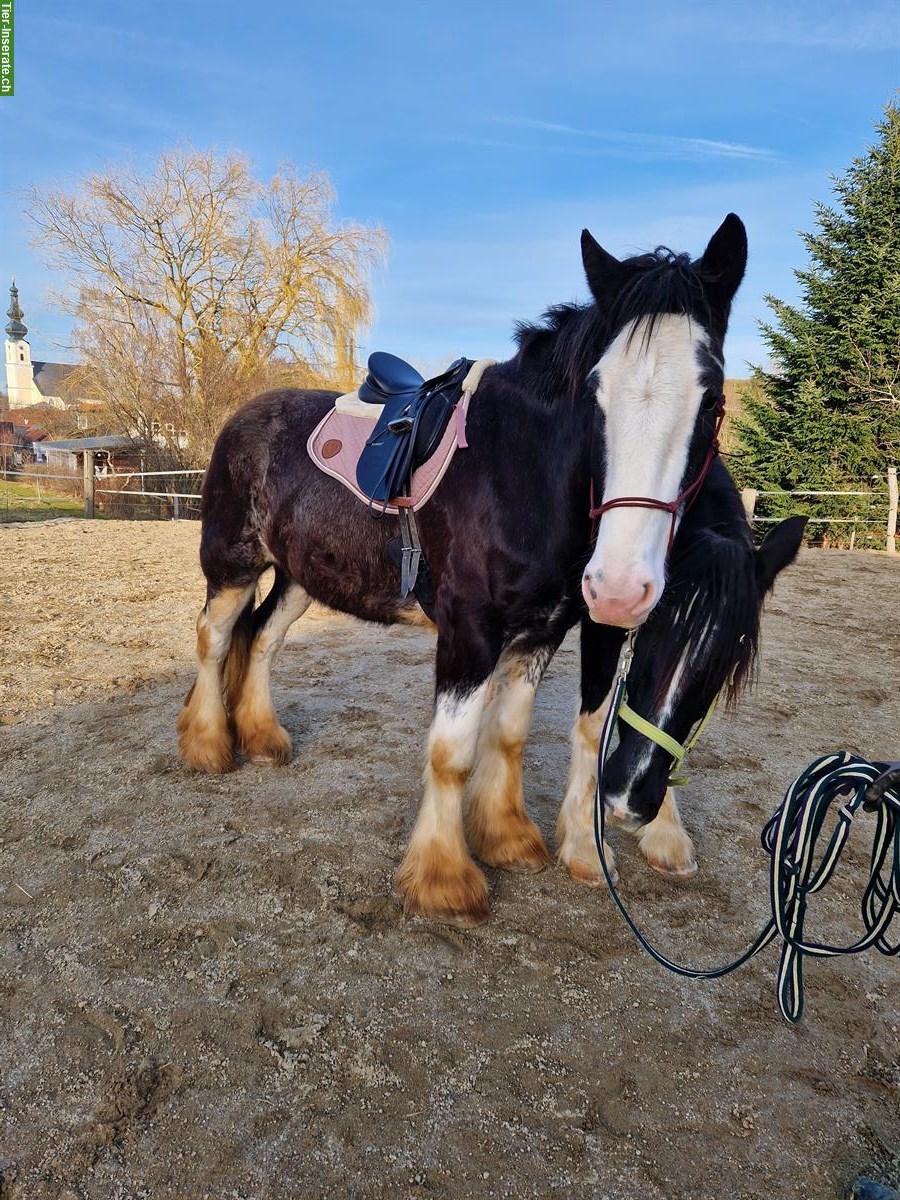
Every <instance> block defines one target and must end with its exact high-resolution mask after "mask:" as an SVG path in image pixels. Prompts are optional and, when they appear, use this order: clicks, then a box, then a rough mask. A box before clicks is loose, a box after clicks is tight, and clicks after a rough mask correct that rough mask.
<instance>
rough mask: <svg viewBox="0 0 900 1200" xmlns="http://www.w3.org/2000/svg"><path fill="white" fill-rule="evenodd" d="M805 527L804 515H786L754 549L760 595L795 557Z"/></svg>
mask: <svg viewBox="0 0 900 1200" xmlns="http://www.w3.org/2000/svg"><path fill="white" fill-rule="evenodd" d="M805 528H806V517H788V519H787V520H786V521H780V522H779V523H778V524H777V525H776V526H775V528H774V529H773V530H772V532H771V533H770V534H769V535H768V536H767V537H766V538H765V540H764V541H763V544H762V545H761V546H760V548H759V549H758V550H757V551H756V582H757V584H758V586H759V592H760V595H761V596H764V595H765V594H766V592H767V591H768V590H769V588H770V587H771V586H772V584H773V583H774V582H775V579H776V577H777V575H778V574H779V573H780V572H781V571H783V570H784V568H785V567H787V566H789V565H790V564H791V563H792V562H793V561H794V559H795V558H796V557H797V551H798V550H799V549H800V545H801V543H802V542H803V531H804V529H805Z"/></svg>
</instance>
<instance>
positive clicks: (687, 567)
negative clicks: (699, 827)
mask: <svg viewBox="0 0 900 1200" xmlns="http://www.w3.org/2000/svg"><path fill="white" fill-rule="evenodd" d="M805 525H806V518H805V517H790V518H788V520H786V521H782V522H781V524H779V525H777V526H776V527H775V529H774V530H773V531H772V532H771V533H770V534H769V536H768V537H767V538H766V539H765V541H764V542H763V543H762V545H761V546H760V547H759V549H758V550H754V549H753V547H752V545H751V543H750V541H749V538H748V537H747V534H746V527H745V526H744V528H741V529H740V530H739V535H738V536H735V531H732V532H731V533H730V534H723V533H722V532H716V531H715V530H713V529H701V530H699V531H698V532H696V534H692V535H691V536H690V538H689V540H688V539H684V540H683V539H681V538H679V541H678V542H676V544H675V549H674V553H673V557H672V566H671V578H670V580H669V582H668V584H667V586H666V591H665V593H664V595H663V598H662V600H661V602H660V604H659V605H658V607H657V608H656V610H655V611H654V613H653V615H652V616H651V618H650V619H649V620H648V621H647V623H646V624H645V626H644V627H643V628H642V629H641V631H640V633H639V634H638V636H637V639H636V641H635V646H634V659H633V661H632V664H631V670H630V672H629V675H628V685H627V686H628V703H629V705H630V706H631V708H632V709H633V710H634V712H636V713H637V714H638V715H639V716H641V717H644V718H645V719H646V720H648V721H650V723H651V724H653V725H655V726H656V727H657V728H659V729H662V730H663V731H664V732H665V733H667V734H669V736H670V737H672V738H674V739H675V740H676V741H677V742H679V743H681V744H682V745H683V744H684V741H685V739H686V738H687V737H688V735H689V734H690V732H691V730H692V729H693V728H694V726H695V725H696V724H697V722H698V721H700V720H702V718H703V717H704V716H705V715H706V713H707V712H708V711H709V708H710V706H711V705H712V703H713V701H714V700H715V698H716V696H718V695H719V693H720V692H722V691H724V692H725V694H726V696H727V697H728V699H729V700H733V699H734V698H735V697H736V696H737V694H738V693H739V692H740V689H741V686H742V685H743V684H744V683H746V682H747V681H748V679H749V678H750V675H751V672H752V667H753V663H754V659H755V655H756V647H757V642H758V636H759V618H760V612H761V609H762V603H763V600H764V598H765V595H766V593H767V592H768V590H769V589H770V588H771V587H772V584H773V583H774V582H775V577H776V576H777V575H778V573H779V572H780V571H781V570H783V569H784V567H786V566H787V565H788V564H789V563H790V562H792V561H793V559H794V557H795V556H796V554H797V550H798V549H799V546H800V542H801V540H802V537H803V529H804V526H805ZM684 532H685V533H687V530H685V531H684ZM619 731H620V741H619V745H618V747H617V748H616V750H615V751H614V752H613V753H612V754H611V755H610V757H609V760H608V762H607V764H606V770H605V772H604V786H603V799H604V802H605V803H606V805H607V808H608V810H609V811H610V812H611V813H612V814H613V815H614V816H615V817H617V818H619V819H620V820H624V821H627V822H630V823H639V824H643V823H644V822H646V821H650V820H652V819H653V818H654V817H655V816H656V814H657V813H658V812H659V808H660V805H661V804H662V801H663V798H664V797H665V793H666V787H667V785H668V776H669V769H670V767H671V765H672V758H671V756H670V754H669V753H668V752H667V751H666V750H664V749H663V748H662V747H660V746H658V745H657V744H656V743H655V742H653V741H651V740H650V739H649V738H647V737H646V736H645V735H644V734H643V733H640V732H638V731H637V730H636V729H633V728H632V727H631V726H629V725H625V724H624V723H621V722H620V724H619Z"/></svg>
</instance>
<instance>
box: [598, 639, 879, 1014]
mask: <svg viewBox="0 0 900 1200" xmlns="http://www.w3.org/2000/svg"><path fill="white" fill-rule="evenodd" d="M632 640H633V639H632ZM629 649H630V643H629ZM630 657H631V656H630V654H628V655H626V656H625V658H624V660H623V662H624V665H623V666H622V667H620V669H619V672H618V674H617V676H616V681H615V684H614V686H613V694H612V697H611V699H610V704H609V709H608V710H607V714H606V719H605V721H604V723H603V729H602V731H601V734H600V750H599V758H598V763H597V787H596V791H595V793H594V840H595V842H596V845H597V853H598V854H599V855H600V864H601V866H602V868H603V874H604V877H605V878H606V884H607V887H608V888H609V891H610V895H611V896H612V898H613V900H614V901H615V903H616V906H617V907H618V909H619V912H620V913H621V914H622V916H623V917H624V918H625V921H626V922H627V923H628V926H629V928H630V929H631V932H632V933H633V934H634V936H635V937H636V938H637V940H638V942H639V943H640V944H641V946H643V948H644V949H645V950H646V951H647V953H648V954H649V955H650V956H651V957H652V958H654V959H655V960H656V962H658V963H659V964H660V965H661V966H663V967H665V968H666V969H667V970H669V971H673V972H674V973H675V974H676V975H681V976H684V977H685V978H688V979H718V978H720V977H721V976H723V975H729V974H730V973H731V972H732V971H736V970H737V969H738V967H741V966H743V965H744V963H746V962H748V961H749V960H750V959H751V958H753V956H754V955H755V954H758V953H759V951H760V950H762V949H763V948H764V947H766V946H768V945H769V943H770V942H772V941H774V940H775V939H776V938H780V939H781V961H780V963H779V967H778V976H777V996H778V1007H779V1009H780V1011H781V1015H782V1016H783V1017H784V1018H785V1020H787V1021H790V1022H791V1023H792V1024H793V1023H796V1022H797V1021H799V1020H800V1017H801V1016H802V1014H803V967H804V958H805V956H807V955H809V956H811V957H814V958H833V957H836V956H837V955H841V954H859V953H861V952H862V951H863V950H868V949H869V948H870V947H872V946H874V947H875V948H876V949H877V950H879V951H880V952H881V953H882V954H886V955H895V954H897V953H898V952H900V941H896V942H891V941H890V940H889V938H888V930H889V928H890V926H891V923H892V922H893V920H894V918H895V917H896V916H897V914H898V912H900V764H897V763H894V764H888V763H871V762H867V761H866V760H865V759H863V758H860V757H859V756H858V755H855V754H851V753H850V752H849V751H847V750H841V751H838V752H837V753H835V754H825V755H823V756H822V757H821V758H817V759H816V760H815V762H812V763H810V765H809V766H808V767H807V768H806V770H805V771H803V772H801V774H800V775H798V776H797V778H796V779H795V780H794V782H793V783H792V784H791V785H790V787H789V788H788V789H787V791H786V792H785V794H784V799H783V800H782V802H781V804H780V805H779V806H778V808H777V809H776V810H775V813H774V814H773V815H772V817H771V818H770V819H769V820H768V821H767V822H766V825H765V826H764V828H763V831H762V835H761V839H760V840H761V843H762V847H763V849H764V850H765V851H766V853H767V854H768V855H769V858H770V863H769V894H770V902H771V911H772V916H771V918H770V919H769V920H768V921H767V922H766V924H765V926H764V927H763V928H762V930H761V931H760V932H759V934H758V935H757V936H756V938H755V939H754V940H753V942H752V943H751V945H750V946H749V947H748V948H747V950H745V951H744V953H743V954H741V955H740V956H739V957H738V958H736V959H735V960H734V961H733V962H729V963H726V964H725V965H724V966H721V967H711V968H695V967H685V966H682V965H680V964H679V963H676V962H673V961H672V959H670V958H667V957H666V956H665V955H664V954H661V953H660V952H659V951H658V950H657V949H656V948H655V946H653V945H652V944H651V943H650V942H649V941H648V940H647V938H646V937H645V935H644V934H643V933H642V932H641V930H640V929H639V928H638V926H637V925H636V924H635V922H634V920H633V919H632V917H631V915H630V914H629V912H628V910H627V908H626V907H625V904H624V902H623V901H622V898H621V896H620V895H619V892H618V890H617V889H616V885H615V883H614V882H613V879H612V874H611V872H610V868H609V864H608V863H607V861H606V852H605V850H604V837H605V834H606V814H605V807H606V806H605V804H603V802H602V789H603V775H604V771H605V768H606V762H607V759H608V757H609V750H610V743H611V742H612V735H613V731H614V729H615V726H616V721H617V719H618V716H619V710H620V708H621V706H622V704H623V703H624V701H625V687H626V681H627V675H628V664H629V663H630ZM694 740H696V739H694ZM679 765H680V763H679ZM832 805H835V806H836V807H837V821H836V823H835V824H834V825H833V827H832V830H831V834H830V836H829V837H828V842H827V844H826V845H825V848H824V851H823V852H822V853H821V855H820V857H819V858H818V861H817V858H816V849H817V845H818V843H819V842H820V840H821V839H822V838H823V837H824V836H825V835H824V833H823V828H824V826H825V823H826V820H827V818H828V815H829V810H830V809H831V807H832ZM863 807H865V808H866V809H867V810H868V811H873V812H874V813H875V837H874V842H873V846H872V854H871V858H870V862H869V882H868V883H867V885H866V887H865V890H864V891H863V894H862V899H861V901H860V914H861V917H862V923H863V926H864V929H865V933H864V934H863V935H862V936H861V937H860V938H858V939H857V940H856V941H854V942H851V943H850V944H848V945H845V946H832V945H829V944H827V943H825V942H817V941H807V940H805V936H804V934H805V927H806V919H807V914H808V906H809V897H810V896H812V895H813V894H814V893H815V892H818V891H821V889H822V888H823V887H824V886H825V884H826V883H827V882H828V880H829V879H830V878H831V877H832V875H833V873H834V870H835V868H836V866H837V864H838V861H839V859H840V855H841V851H842V850H843V848H844V845H845V844H846V841H847V838H848V837H849V835H850V827H851V824H852V822H853V818H854V817H855V815H856V814H857V812H858V811H859V810H860V808H863Z"/></svg>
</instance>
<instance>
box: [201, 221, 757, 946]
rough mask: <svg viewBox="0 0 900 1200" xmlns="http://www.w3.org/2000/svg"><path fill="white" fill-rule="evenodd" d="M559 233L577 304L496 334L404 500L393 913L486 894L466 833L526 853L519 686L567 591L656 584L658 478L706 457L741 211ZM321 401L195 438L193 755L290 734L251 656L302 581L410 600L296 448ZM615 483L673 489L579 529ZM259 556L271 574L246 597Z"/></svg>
mask: <svg viewBox="0 0 900 1200" xmlns="http://www.w3.org/2000/svg"><path fill="white" fill-rule="evenodd" d="M582 254H583V260H584V265H585V270H586V273H587V279H588V284H589V286H590V289H591V293H592V296H593V303H591V304H588V305H585V306H576V305H566V306H561V307H558V308H555V309H552V310H550V312H549V313H548V315H547V318H546V319H545V321H544V323H543V324H541V325H539V326H523V327H520V329H519V334H518V342H519V349H518V353H517V354H516V355H515V356H514V357H513V358H512V359H510V360H509V361H508V362H505V363H501V364H498V365H496V366H494V367H492V368H490V369H489V370H488V371H487V372H486V373H485V374H484V376H483V377H482V380H481V383H480V385H479V387H478V391H477V393H476V396H475V397H474V399H473V401H472V404H471V406H470V410H469V415H468V441H469V447H468V449H466V450H465V451H462V452H460V453H458V454H457V455H456V456H455V458H454V459H453V462H452V463H451V465H450V469H449V471H448V473H447V475H446V477H445V479H444V481H443V483H442V485H441V487H440V489H439V490H438V492H437V493H436V495H435V496H434V498H433V499H432V500H431V501H430V502H429V504H428V506H427V507H426V508H424V509H423V510H422V511H421V513H420V517H419V523H420V528H421V538H422V544H423V547H424V550H425V554H426V557H427V559H428V562H429V565H430V568H431V574H432V578H433V582H434V588H435V597H436V599H435V619H436V624H437V632H438V640H437V656H436V657H437V662H436V695H435V706H434V716H433V720H432V725H431V730H430V733H429V738H428V753H427V764H426V769H425V793H424V798H423V801H422V804H421V807H420V810H419V815H418V819H417V821H416V824H415V828H414V830H413V833H412V836H411V838H410V843H409V846H408V849H407V852H406V855H405V858H404V861H403V863H402V865H401V867H400V869H399V872H398V884H399V887H400V889H401V891H402V893H403V896H404V902H405V906H406V908H407V910H408V911H409V912H413V913H419V914H423V915H431V916H441V917H444V918H449V919H452V920H456V921H459V922H461V923H474V922H477V921H480V920H483V919H484V918H485V917H486V916H487V914H488V892H487V885H486V882H485V879H484V876H483V874H482V872H481V871H480V870H479V869H478V867H477V866H476V865H475V863H474V862H473V860H472V858H471V855H470V853H469V846H468V845H467V840H466V839H467V836H468V843H469V845H470V846H471V848H472V850H474V852H475V853H476V854H477V855H478V857H479V858H481V859H482V861H484V862H487V863H489V864H491V865H496V866H501V867H506V868H509V869H513V870H535V869H539V868H540V867H542V866H543V865H544V864H545V863H546V862H547V860H548V857H549V856H548V852H547V848H546V845H545V844H544V841H543V838H542V837H541V834H540V832H539V831H538V829H537V827H536V826H535V825H534V823H533V822H532V821H531V820H530V819H529V818H528V816H527V815H526V813H525V810H524V806H523V804H522V794H521V783H520V777H521V773H520V764H521V754H522V747H523V744H524V739H525V734H526V732H527V724H528V719H529V717H530V710H531V702H532V701H533V696H534V689H535V688H536V686H537V684H538V682H539V680H540V678H541V675H542V673H543V671H544V669H545V667H546V665H547V663H548V662H549V660H550V658H551V657H552V655H553V653H554V652H555V650H556V648H557V647H558V645H559V643H560V642H561V640H562V638H563V636H564V635H565V633H566V631H567V630H568V629H569V628H571V626H572V625H573V624H575V623H576V622H577V621H578V620H579V618H580V617H581V615H582V614H583V613H584V611H585V604H587V608H588V612H589V614H590V617H591V618H592V619H593V620H595V621H598V622H604V623H606V624H608V625H619V626H623V627H624V626H633V625H636V624H640V623H641V622H643V621H645V620H646V619H647V617H648V616H649V614H650V612H651V611H652V610H653V608H654V606H655V605H656V603H657V602H658V600H659V597H660V595H661V594H662V591H663V586H664V581H665V566H666V557H667V551H668V543H669V539H670V530H674V528H675V527H676V525H677V521H678V520H679V519H680V516H681V508H683V507H684V506H683V505H680V506H679V504H678V501H679V497H680V496H681V495H682V493H683V492H684V491H685V489H686V487H688V486H689V485H690V483H691V481H693V480H696V479H697V478H698V477H699V475H700V473H701V469H702V468H703V466H704V464H705V463H707V462H708V453H709V447H710V442H711V439H712V437H713V436H714V431H715V427H716V413H717V408H718V404H719V401H720V397H721V394H722V384H723V368H722V361H723V340H724V336H725V331H726V327H727V323H728V315H729V311H730V305H731V301H732V298H733V296H734V293H735V291H736V289H737V287H738V284H739V283H740V280H741V278H742V275H743V272H744V267H745V263H746V254H747V245H746V234H745V231H744V227H743V225H742V223H741V222H740V220H739V219H738V218H737V217H736V216H734V215H733V214H732V215H730V216H729V217H727V218H726V219H725V221H724V222H723V224H722V226H721V227H720V228H719V230H718V231H717V232H716V233H715V234H714V235H713V237H712V239H711V240H710V242H709V245H708V246H707V248H706V250H705V251H704V253H703V255H702V256H701V257H700V258H699V259H698V260H697V261H692V260H691V259H690V257H689V256H688V255H675V254H672V253H671V252H670V251H667V250H663V249H660V250H657V251H656V252H654V253H651V254H646V255H640V256H637V257H635V258H631V259H626V260H624V261H622V262H619V261H618V260H616V259H615V258H613V257H612V255H610V254H608V253H607V252H606V251H604V250H603V249H602V248H601V247H600V246H599V245H598V244H597V243H596V242H595V241H594V239H593V238H592V237H591V236H590V234H589V233H587V231H585V232H584V234H583V235H582ZM334 399H335V395H334V393H331V392H322V391H297V390H283V391H277V392H271V393H269V394H267V395H264V396H260V397H258V398H257V399H255V400H253V401H251V402H250V403H249V404H247V405H246V406H245V407H244V408H243V409H241V410H240V411H239V412H238V413H237V414H236V415H235V416H234V417H233V418H232V419H231V420H230V421H229V422H228V423H227V425H226V426H225V428H224V429H223V430H222V433H221V434H220V436H219V438H218V441H217V443H216V446H215V449H214V451H213V455H212V459H211V462H210V466H209V470H208V472H207V475H206V478H205V480H204V485H203V501H202V517H203V530H202V541H201V551H200V558H201V565H202V568H203V571H204V574H205V576H206V579H207V601H206V605H205V607H204V609H203V611H202V612H201V614H200V617H199V620H198V637H197V653H198V659H199V663H200V667H199V672H198V675H197V680H196V682H195V684H194V686H193V688H192V689H191V692H190V693H189V696H188V698H187V700H186V702H185V707H184V709H183V711H182V713H181V716H180V718H179V733H180V748H181V752H182V754H183V755H184V757H185V758H186V759H187V761H188V762H189V763H191V764H192V765H193V766H195V767H197V768H199V769H202V770H207V771H222V770H227V769H230V768H231V767H232V766H233V764H234V752H235V748H237V749H239V750H240V751H241V752H242V753H244V754H245V755H246V756H247V757H248V758H251V759H254V760H262V761H270V762H283V761H285V760H286V758H287V757H288V756H289V754H290V742H289V739H288V736H287V734H286V733H285V731H284V730H283V729H282V728H281V726H280V725H279V724H278V720H277V718H276V715H275V712H274V709H273V707H272V702H271V698H270V694H269V670H270V666H271V661H272V658H273V656H274V654H275V652H276V651H277V649H278V647H279V646H280V644H281V642H282V640H283V638H284V635H285V632H286V631H287V629H288V627H289V626H290V624H291V623H292V622H293V621H294V620H296V619H297V618H298V617H299V616H301V615H302V613H303V612H304V611H305V610H306V608H307V607H308V605H309V603H310V602H311V600H313V599H315V600H318V601H320V602H322V603H324V604H326V605H328V606H330V607H332V608H335V609H338V610H340V611H343V612H347V613H351V614H353V615H355V616H359V617H364V618H367V619H370V620H376V621H384V622H390V621H398V620H400V621H403V620H415V619H416V614H417V612H418V610H417V609H416V607H415V605H414V603H413V602H411V601H401V600H400V599H399V598H398V592H397V583H398V580H397V573H396V569H395V567H394V566H393V563H392V560H391V558H390V557H389V555H388V553H387V549H386V548H387V543H388V540H389V539H391V538H392V537H395V536H396V535H397V532H398V530H397V524H398V523H397V521H396V519H382V520H380V521H373V519H372V517H371V515H370V514H369V513H368V512H367V511H366V509H365V507H364V506H363V505H361V504H359V503H358V502H357V501H355V500H354V499H353V498H352V497H351V496H350V495H349V493H348V492H347V491H346V490H345V489H343V488H342V487H341V486H340V485H339V484H338V483H336V482H335V481H334V480H332V479H330V478H328V477H327V476H325V475H323V474H322V473H321V472H319V471H318V470H317V469H316V468H315V467H314V466H313V464H312V462H311V461H310V460H309V459H308V458H307V457H306V455H305V454H304V451H303V447H304V446H305V444H306V441H307V439H308V437H309V434H310V432H311V430H312V429H313V428H314V426H315V425H316V424H317V423H318V422H319V421H320V420H321V418H322V416H323V415H324V413H325V412H326V411H327V409H328V408H329V406H330V405H331V404H332V403H333V401H334ZM636 492H637V493H639V494H640V496H641V498H642V503H643V501H645V500H647V499H648V498H649V500H650V502H651V503H656V504H657V505H658V504H661V503H662V504H668V505H669V506H674V508H675V509H676V511H674V512H673V513H672V514H671V516H670V513H669V512H668V511H665V512H663V511H660V510H659V508H646V507H642V508H632V507H617V508H613V509H612V510H611V511H608V512H607V513H606V515H605V516H604V517H603V520H602V521H601V525H600V532H599V536H598V537H597V540H596V544H595V545H594V547H593V550H592V547H591V533H592V527H591V521H590V518H589V515H588V512H589V506H590V503H591V496H592V494H593V496H594V498H595V499H602V500H603V502H604V504H607V503H608V502H609V501H610V500H611V499H617V498H618V497H620V496H621V495H622V494H623V493H624V494H627V495H634V494H635V493H636ZM270 565H274V568H275V582H274V585H273V587H272V590H271V592H270V593H269V595H268V596H267V597H266V599H265V600H264V601H263V603H262V604H261V605H260V606H259V607H258V608H257V609H255V610H254V607H253V606H254V594H255V588H256V582H257V580H258V578H259V576H260V575H261V574H262V572H263V571H264V570H265V569H266V568H267V567H268V566H270ZM612 636H613V637H615V636H616V635H615V633H614V632H613V634H612ZM601 640H602V635H601ZM223 690H224V695H225V703H224V704H223ZM487 698H490V699H491V704H490V706H489V709H488V711H487V713H486V714H485V720H484V721H482V720H481V717H482V711H483V709H484V706H485V700H486V699H487ZM226 705H227V708H226ZM476 743H478V754H477V756H476ZM476 757H477V765H476V766H475V771H474V774H473V778H472V789H471V797H470V802H469V807H468V813H467V820H466V824H465V828H464V822H463V790H464V787H465V784H466V781H467V779H468V777H469V775H470V773H472V768H473V764H476ZM660 799H661V798H660Z"/></svg>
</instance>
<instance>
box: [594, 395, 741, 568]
mask: <svg viewBox="0 0 900 1200" xmlns="http://www.w3.org/2000/svg"><path fill="white" fill-rule="evenodd" d="M724 420H725V397H724V396H720V397H719V399H718V401H717V403H716V407H715V424H714V425H713V432H712V438H711V439H710V443H709V449H708V450H707V451H706V457H705V458H704V460H703V465H702V466H701V467H700V470H699V471H698V472H697V478H696V479H695V480H694V482H693V483H690V484H688V486H687V487H686V488H685V489H684V491H683V492H681V493H680V494H679V495H678V496H676V497H675V499H674V500H657V499H655V498H654V497H653V496H617V497H616V498H615V499H614V500H607V501H606V502H605V503H604V504H598V505H596V506H595V505H594V480H593V478H591V507H590V510H589V512H588V516H589V517H590V518H591V521H592V522H593V526H592V529H591V541H592V542H593V541H594V540H595V539H596V537H597V522H598V520H599V518H600V517H602V516H603V514H604V513H605V512H609V510H610V509H611V508H658V509H660V511H662V512H667V513H669V514H670V516H671V518H672V524H671V526H670V528H669V542H668V545H667V546H666V554H667V555H668V554H669V553H671V550H672V543H673V542H674V541H675V522H676V520H677V518H678V510H679V509H680V508H681V506H682V504H684V505H685V507H686V508H690V506H691V505H692V504H693V503H694V501H695V500H696V499H697V493H698V492H699V491H700V488H701V487H702V486H703V481H704V479H705V478H706V476H707V475H708V474H709V469H710V467H711V466H712V465H713V462H714V461H715V458H716V455H717V454H718V453H719V433H720V432H721V429H722V422H723V421H724Z"/></svg>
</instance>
